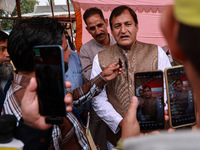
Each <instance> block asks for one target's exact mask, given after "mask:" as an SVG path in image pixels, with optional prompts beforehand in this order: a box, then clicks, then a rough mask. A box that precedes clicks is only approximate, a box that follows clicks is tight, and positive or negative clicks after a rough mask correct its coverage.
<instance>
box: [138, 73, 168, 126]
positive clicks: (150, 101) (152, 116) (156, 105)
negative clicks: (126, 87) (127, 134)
mask: <svg viewBox="0 0 200 150" xmlns="http://www.w3.org/2000/svg"><path fill="white" fill-rule="evenodd" d="M135 94H136V96H137V98H138V109H137V119H138V122H139V124H140V129H141V130H156V129H163V128H164V99H163V72H162V71H155V72H138V73H135Z"/></svg>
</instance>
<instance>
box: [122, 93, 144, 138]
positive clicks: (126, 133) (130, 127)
mask: <svg viewBox="0 0 200 150" xmlns="http://www.w3.org/2000/svg"><path fill="white" fill-rule="evenodd" d="M137 107H138V99H137V97H136V96H133V97H132V99H131V103H130V106H129V108H128V111H127V113H126V115H125V117H124V119H123V124H122V136H121V137H122V138H123V139H126V138H129V137H133V136H138V135H140V126H139V123H138V121H137Z"/></svg>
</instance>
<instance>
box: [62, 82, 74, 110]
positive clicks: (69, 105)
mask: <svg viewBox="0 0 200 150" xmlns="http://www.w3.org/2000/svg"><path fill="white" fill-rule="evenodd" d="M65 87H66V89H67V88H71V87H72V84H71V83H70V82H69V81H65ZM64 102H65V103H66V104H67V107H66V111H67V112H71V111H72V94H71V93H69V92H67V94H66V95H65V98H64Z"/></svg>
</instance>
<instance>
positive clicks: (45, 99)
mask: <svg viewBox="0 0 200 150" xmlns="http://www.w3.org/2000/svg"><path fill="white" fill-rule="evenodd" d="M33 52H34V61H35V74H36V79H37V84H38V86H37V94H38V99H39V112H40V114H41V115H44V116H49V117H50V118H54V119H53V120H55V118H56V117H64V116H66V111H65V107H66V106H65V103H64V96H65V92H66V90H65V85H64V61H63V50H62V47H61V46H59V45H41V46H35V47H34V48H33ZM49 121H50V123H51V120H49Z"/></svg>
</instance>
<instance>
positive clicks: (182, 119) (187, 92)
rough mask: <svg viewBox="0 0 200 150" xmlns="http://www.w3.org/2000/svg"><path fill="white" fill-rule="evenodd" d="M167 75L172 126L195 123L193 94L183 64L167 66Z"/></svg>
mask: <svg viewBox="0 0 200 150" xmlns="http://www.w3.org/2000/svg"><path fill="white" fill-rule="evenodd" d="M165 77H166V86H167V87H166V88H167V96H168V106H169V117H170V125H171V127H172V128H177V127H183V126H188V125H192V124H194V123H195V122H196V121H195V108H194V100H193V94H192V90H191V87H190V85H189V82H188V80H187V78H186V75H185V71H184V68H183V66H178V67H171V68H167V69H166V70H165Z"/></svg>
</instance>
